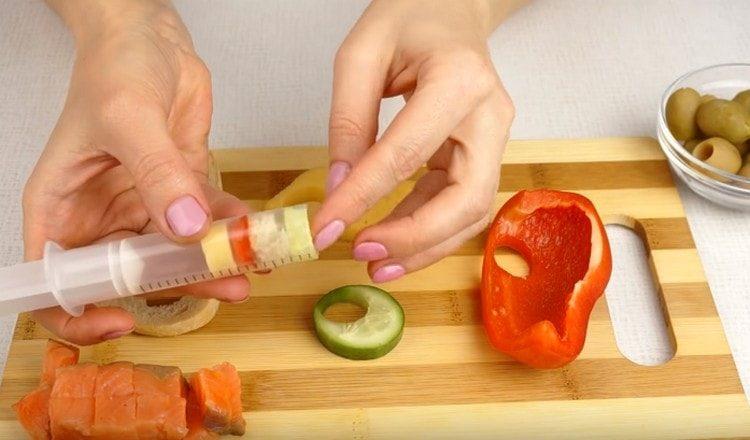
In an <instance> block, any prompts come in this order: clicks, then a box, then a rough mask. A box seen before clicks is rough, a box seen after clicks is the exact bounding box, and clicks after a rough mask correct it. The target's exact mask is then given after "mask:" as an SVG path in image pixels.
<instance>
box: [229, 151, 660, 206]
mask: <svg viewBox="0 0 750 440" xmlns="http://www.w3.org/2000/svg"><path fill="white" fill-rule="evenodd" d="M303 171H304V170H283V171H235V172H224V173H222V185H223V188H224V190H225V191H227V192H229V193H232V194H234V195H235V196H237V197H239V198H240V199H243V200H246V199H269V198H271V197H273V196H274V195H275V194H276V193H278V192H279V191H281V190H282V189H284V188H285V187H286V186H287V185H289V184H290V183H291V182H292V181H293V180H294V179H295V178H296V177H297V176H298V175H300V174H301V173H302V172H303ZM417 175H419V173H417ZM672 185H673V183H672V177H671V174H670V173H669V165H668V164H667V162H666V161H664V160H646V161H632V162H584V163H578V162H573V163H571V162H563V163H543V164H506V165H503V167H502V177H501V179H500V190H501V191H518V190H521V189H527V188H556V189H564V190H582V189H587V190H592V189H621V188H662V187H669V186H672Z"/></svg>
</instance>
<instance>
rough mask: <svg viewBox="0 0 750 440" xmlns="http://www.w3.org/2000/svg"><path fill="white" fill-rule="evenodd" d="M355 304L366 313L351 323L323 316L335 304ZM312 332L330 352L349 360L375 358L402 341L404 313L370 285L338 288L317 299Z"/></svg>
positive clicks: (382, 292)
mask: <svg viewBox="0 0 750 440" xmlns="http://www.w3.org/2000/svg"><path fill="white" fill-rule="evenodd" d="M338 303H349V304H355V305H358V306H360V307H362V308H363V309H365V310H366V313H365V316H363V317H361V318H360V319H358V320H356V321H354V322H335V321H332V320H330V319H328V318H326V317H325V312H326V310H327V309H328V308H329V307H331V306H332V305H334V304H338ZM313 319H314V321H315V332H316V333H317V335H318V339H319V340H320V342H321V343H322V344H323V345H324V346H325V347H326V348H327V349H328V350H330V351H331V352H332V353H334V354H336V355H339V356H341V357H345V358H348V359H357V360H362V359H376V358H379V357H381V356H384V355H386V354H387V353H388V352H390V351H391V350H393V348H394V347H395V346H396V345H397V344H398V342H399V341H400V340H401V334H402V333H403V329H404V310H403V309H402V308H401V305H400V304H399V303H398V301H396V300H395V299H394V298H393V297H392V296H391V295H390V294H389V293H388V292H386V291H384V290H382V289H378V288H377V287H373V286H365V285H354V286H344V287H339V288H338V289H334V290H332V291H330V292H329V293H328V294H326V295H325V296H323V297H322V298H320V300H318V303H317V304H316V305H315V309H314V311H313Z"/></svg>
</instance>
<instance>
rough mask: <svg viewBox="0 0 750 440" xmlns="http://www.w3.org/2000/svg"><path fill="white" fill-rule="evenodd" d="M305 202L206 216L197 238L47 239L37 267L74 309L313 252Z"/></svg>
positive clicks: (77, 311)
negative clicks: (213, 218) (66, 246)
mask: <svg viewBox="0 0 750 440" xmlns="http://www.w3.org/2000/svg"><path fill="white" fill-rule="evenodd" d="M317 257H318V254H317V252H316V250H315V247H314V246H313V242H312V237H311V233H310V226H309V220H308V213H307V207H306V205H296V206H291V207H286V208H279V209H275V210H271V211H262V212H256V213H253V214H250V215H247V216H242V217H236V218H232V219H228V220H221V221H218V222H216V223H214V224H213V225H212V226H211V228H210V230H209V232H208V234H207V235H206V237H205V238H204V239H203V240H202V241H201V242H199V243H193V244H177V243H174V242H172V241H170V240H169V239H167V238H166V237H164V236H163V235H161V234H149V235H139V236H133V237H129V238H126V239H124V240H120V241H115V242H110V243H102V244H96V245H92V246H87V247H83V248H77V249H71V250H68V251H62V250H60V249H59V247H56V246H51V245H48V249H47V252H46V254H45V268H46V276H47V281H48V284H49V285H50V286H51V290H52V292H53V294H54V297H55V298H57V300H58V303H59V304H60V305H61V306H62V307H63V308H64V309H65V310H66V311H67V312H68V313H70V314H73V315H80V314H81V313H83V308H84V306H85V305H87V304H91V303H96V302H100V301H105V300H110V299H115V298H117V297H120V296H131V295H139V294H143V293H148V292H153V291H157V290H163V289H170V288H175V287H179V286H184V285H187V284H193V283H197V282H202V281H208V280H211V279H215V278H223V277H228V276H232V275H239V274H241V273H245V272H248V271H253V270H262V269H268V268H274V267H278V266H281V265H285V264H289V263H293V262H300V261H306V260H313V259H316V258H317Z"/></svg>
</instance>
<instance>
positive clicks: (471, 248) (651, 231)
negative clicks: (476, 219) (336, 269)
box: [320, 218, 695, 260]
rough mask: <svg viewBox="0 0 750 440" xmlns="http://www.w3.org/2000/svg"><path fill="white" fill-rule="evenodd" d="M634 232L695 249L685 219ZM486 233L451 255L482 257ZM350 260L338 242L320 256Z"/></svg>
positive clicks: (662, 244) (648, 223)
mask: <svg viewBox="0 0 750 440" xmlns="http://www.w3.org/2000/svg"><path fill="white" fill-rule="evenodd" d="M636 232H637V233H638V234H639V235H640V236H641V238H643V237H646V241H645V242H646V243H647V247H648V249H652V250H657V249H689V248H694V247H695V242H694V241H693V237H692V234H691V233H690V227H689V226H688V223H687V220H686V219H685V218H655V219H643V220H639V221H638V222H637V223H636ZM486 241H487V231H486V230H485V231H483V232H481V233H480V234H479V235H477V236H476V237H474V238H472V239H470V240H468V241H466V243H464V244H463V245H462V246H461V247H460V248H458V249H457V250H456V251H455V252H454V253H453V255H483V254H484V246H485V243H486ZM350 258H352V244H351V242H349V241H339V242H337V243H335V244H334V245H333V246H331V247H330V248H328V249H326V250H325V251H323V252H322V253H321V254H320V259H321V260H346V259H350Z"/></svg>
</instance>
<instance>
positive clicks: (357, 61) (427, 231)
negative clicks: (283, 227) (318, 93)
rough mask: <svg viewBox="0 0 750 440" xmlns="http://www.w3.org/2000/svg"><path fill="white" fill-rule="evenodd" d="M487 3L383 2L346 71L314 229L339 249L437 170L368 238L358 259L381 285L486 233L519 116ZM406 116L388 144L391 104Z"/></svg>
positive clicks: (363, 27)
mask: <svg viewBox="0 0 750 440" xmlns="http://www.w3.org/2000/svg"><path fill="white" fill-rule="evenodd" d="M483 5H484V3H482V2H481V1H480V0H477V1H471V0H442V1H440V2H435V1H434V0H412V1H403V0H402V1H395V0H374V1H373V2H372V4H371V5H370V6H369V7H368V8H367V10H366V11H365V13H364V14H363V16H362V17H361V18H360V20H359V21H358V22H357V24H356V25H355V26H354V29H353V30H352V31H351V33H350V34H349V36H348V37H347V38H346V40H345V41H344V42H343V44H342V45H341V47H340V49H339V51H338V53H337V55H336V60H335V66H334V84H333V99H332V106H331V118H330V125H329V149H330V151H329V153H330V160H331V169H330V172H329V181H328V189H329V196H328V199H327V200H326V201H325V203H323V205H322V207H321V209H320V210H319V211H318V213H317V215H316V216H315V219H314V221H313V225H312V227H313V232H314V234H315V245H316V247H318V248H319V249H322V248H325V247H327V246H329V245H331V244H332V243H333V242H334V241H336V239H337V238H338V237H339V236H340V234H341V233H342V232H343V230H344V228H345V227H346V225H349V224H351V223H352V222H354V221H356V220H357V219H358V218H359V217H360V216H362V214H363V213H364V212H365V211H367V209H368V208H370V207H371V206H372V205H374V204H375V203H376V202H377V201H378V200H379V199H380V198H382V197H383V196H385V195H387V194H388V193H389V192H390V191H391V190H393V188H395V187H396V185H397V184H398V183H399V182H400V181H403V180H405V179H408V178H410V177H411V176H412V175H413V174H414V173H415V172H416V171H417V170H418V169H419V168H420V167H422V166H423V165H425V164H426V165H427V169H428V172H427V173H426V174H425V175H424V176H422V177H421V178H420V179H419V180H418V182H417V184H416V187H415V189H414V191H413V192H412V193H411V194H410V195H409V196H407V198H406V199H404V201H403V202H402V203H401V204H400V205H399V206H397V207H396V208H395V209H394V211H393V212H392V213H391V215H390V216H389V217H388V218H386V219H385V220H384V221H382V222H381V223H379V224H377V225H374V226H372V227H369V228H367V229H365V230H363V231H362V232H361V233H360V234H359V235H358V236H357V238H356V240H355V243H354V257H355V259H357V260H360V261H369V267H368V270H369V273H370V276H371V277H372V279H373V281H375V282H385V281H390V280H393V279H395V278H398V277H400V276H402V275H403V274H405V273H407V272H411V271H415V270H418V269H421V268H423V267H425V266H428V265H430V264H432V263H434V262H435V261H437V260H439V259H440V258H442V257H444V256H446V255H448V254H450V253H451V252H453V251H454V250H455V249H456V248H458V247H459V246H460V245H461V244H462V243H463V242H464V241H466V240H467V239H469V238H471V237H473V236H474V235H476V234H477V233H479V232H480V231H482V230H483V229H484V228H485V226H486V225H487V223H488V222H489V220H490V211H491V205H492V203H493V201H494V197H495V193H496V192H497V188H498V183H499V175H500V159H501V156H502V153H503V150H504V147H505V143H506V140H507V138H508V132H509V128H510V125H511V122H512V120H513V117H514V108H513V104H512V102H511V100H510V97H509V96H508V94H507V93H506V91H505V90H504V88H503V86H502V84H501V82H500V79H499V77H498V75H497V73H496V72H495V69H494V67H493V64H492V61H491V59H490V56H489V54H488V51H487V45H486V38H487V36H488V34H489V32H490V30H489V27H490V26H489V24H488V23H487V22H486V21H487V20H486V19H485V18H484V17H485V15H486V14H485V12H486V11H483ZM396 95H403V96H404V98H405V99H406V106H405V107H404V108H403V109H402V110H401V111H400V112H399V114H398V115H397V116H396V118H395V120H394V121H393V122H392V123H391V125H390V126H389V127H388V128H387V129H386V131H385V133H384V134H383V135H382V137H381V138H380V139H378V140H377V141H376V139H375V137H376V135H377V131H378V112H379V109H380V101H381V99H383V98H384V97H391V96H396Z"/></svg>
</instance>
